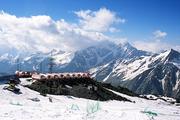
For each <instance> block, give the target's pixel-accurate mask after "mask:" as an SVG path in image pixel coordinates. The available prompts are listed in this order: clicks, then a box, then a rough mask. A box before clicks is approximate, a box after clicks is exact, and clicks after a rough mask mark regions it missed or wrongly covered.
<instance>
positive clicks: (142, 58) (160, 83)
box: [0, 42, 180, 98]
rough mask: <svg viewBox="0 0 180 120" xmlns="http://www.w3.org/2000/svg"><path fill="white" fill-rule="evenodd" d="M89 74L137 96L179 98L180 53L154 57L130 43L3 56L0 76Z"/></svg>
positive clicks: (163, 53) (171, 52)
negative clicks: (37, 72) (16, 74)
mask: <svg viewBox="0 0 180 120" xmlns="http://www.w3.org/2000/svg"><path fill="white" fill-rule="evenodd" d="M50 61H53V66H54V67H53V71H54V72H77V71H89V72H90V73H91V75H92V77H94V78H95V79H96V80H98V81H101V82H105V83H111V84H112V85H113V86H123V87H127V88H129V89H130V90H132V91H134V92H136V93H138V94H157V95H165V96H169V97H174V98H178V97H180V53H179V52H177V51H175V50H173V49H171V50H168V51H165V52H162V53H158V54H152V53H149V52H146V51H141V50H138V49H136V48H134V47H133V46H131V45H130V44H129V43H123V44H114V43H112V42H102V43H100V44H98V45H96V46H92V47H89V48H86V49H83V50H79V51H76V52H65V51H59V50H52V51H50V52H49V53H41V52H38V53H33V54H27V55H23V56H20V55H16V56H13V55H10V54H4V55H1V56H0V73H1V75H4V74H12V73H14V71H15V70H17V69H18V68H19V69H21V70H28V71H32V70H35V71H40V72H48V71H49V66H48V64H49V63H50Z"/></svg>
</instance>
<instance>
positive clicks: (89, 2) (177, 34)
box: [0, 0, 180, 46]
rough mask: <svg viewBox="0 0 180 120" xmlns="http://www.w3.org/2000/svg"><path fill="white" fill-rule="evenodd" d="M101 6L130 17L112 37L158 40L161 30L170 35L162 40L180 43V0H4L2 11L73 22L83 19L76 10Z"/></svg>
mask: <svg viewBox="0 0 180 120" xmlns="http://www.w3.org/2000/svg"><path fill="white" fill-rule="evenodd" d="M100 8H106V9H108V10H110V11H112V12H115V13H116V15H117V16H119V17H121V18H123V19H125V20H126V22H125V23H123V24H115V26H116V28H118V29H119V30H120V31H119V32H116V33H109V32H106V33H105V34H107V35H109V36H113V37H119V38H127V40H128V41H129V42H131V43H134V42H135V43H134V44H137V43H140V41H142V42H150V43H153V42H157V40H154V34H153V33H154V32H156V31H161V32H164V33H166V35H165V37H164V38H163V40H158V42H160V41H161V42H162V43H166V44H171V45H172V46H173V45H180V1H179V0H136V1H135V0H99V1H97V0H96V1H95V0H0V10H3V11H4V12H6V13H8V14H11V15H15V16H17V17H30V16H36V15H47V16H50V17H51V18H52V19H53V20H55V21H57V20H60V19H64V20H65V21H67V22H69V23H77V22H78V21H79V19H77V16H76V15H75V14H74V11H80V10H91V11H98V10H99V9H100ZM143 44H144V43H143ZM143 44H142V45H143ZM137 46H138V45H137Z"/></svg>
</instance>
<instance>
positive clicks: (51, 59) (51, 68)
mask: <svg viewBox="0 0 180 120" xmlns="http://www.w3.org/2000/svg"><path fill="white" fill-rule="evenodd" d="M53 65H54V64H53V58H52V51H51V57H49V73H52V71H53Z"/></svg>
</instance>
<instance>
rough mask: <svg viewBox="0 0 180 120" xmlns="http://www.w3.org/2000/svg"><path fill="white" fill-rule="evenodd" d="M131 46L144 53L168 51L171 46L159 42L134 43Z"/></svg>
mask: <svg viewBox="0 0 180 120" xmlns="http://www.w3.org/2000/svg"><path fill="white" fill-rule="evenodd" d="M133 45H134V46H135V47H136V48H138V49H140V50H145V51H150V52H154V53H156V52H161V51H163V50H167V49H170V48H171V47H172V46H171V45H169V44H167V43H164V42H161V41H156V40H154V41H135V42H134V43H133Z"/></svg>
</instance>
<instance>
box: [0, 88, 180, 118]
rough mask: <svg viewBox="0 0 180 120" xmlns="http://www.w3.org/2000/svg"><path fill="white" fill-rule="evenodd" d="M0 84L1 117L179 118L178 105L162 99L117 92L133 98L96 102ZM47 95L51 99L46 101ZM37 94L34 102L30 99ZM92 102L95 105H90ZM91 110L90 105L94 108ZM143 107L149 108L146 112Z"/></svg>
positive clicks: (179, 108)
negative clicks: (10, 87)
mask: <svg viewBox="0 0 180 120" xmlns="http://www.w3.org/2000/svg"><path fill="white" fill-rule="evenodd" d="M4 86H5V85H0V107H1V109H0V120H180V107H177V106H175V105H171V104H169V103H166V102H164V101H161V100H158V101H151V100H145V99H142V98H137V97H130V96H127V95H123V94H120V93H117V92H115V91H113V92H115V93H116V94H120V95H122V96H124V97H127V98H129V99H131V100H132V101H135V103H130V102H121V101H107V102H97V101H93V100H87V99H81V98H75V97H71V96H54V95H48V96H47V97H44V96H41V95H39V93H37V92H35V91H32V90H30V89H28V88H26V87H23V86H19V88H20V89H21V91H22V94H19V95H17V94H14V93H12V92H10V91H6V90H3V87H4ZM49 97H50V98H51V99H52V102H49ZM32 98H38V99H39V100H40V101H39V102H35V101H32V100H30V99H32ZM93 106H94V107H93ZM97 106H98V109H97V110H94V111H93V110H92V109H91V108H92V107H93V108H96V107H97ZM142 111H150V112H152V113H156V114H157V116H155V115H150V114H149V115H148V114H147V113H143V112H142Z"/></svg>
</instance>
